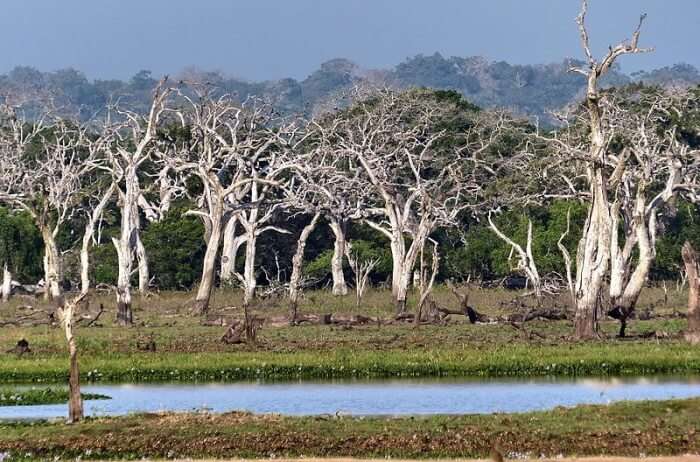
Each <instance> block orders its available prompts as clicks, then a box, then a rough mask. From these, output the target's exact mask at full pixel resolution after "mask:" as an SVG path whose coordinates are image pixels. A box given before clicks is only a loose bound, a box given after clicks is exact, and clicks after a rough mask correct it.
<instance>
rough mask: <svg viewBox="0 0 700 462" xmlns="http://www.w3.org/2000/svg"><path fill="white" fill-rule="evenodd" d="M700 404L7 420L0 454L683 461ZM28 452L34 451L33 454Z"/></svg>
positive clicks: (0, 426)
mask: <svg viewBox="0 0 700 462" xmlns="http://www.w3.org/2000/svg"><path fill="white" fill-rule="evenodd" d="M699 432H700V399H690V400H678V401H664V402H624V403H617V404H612V405H607V406H580V407H576V408H572V409H568V408H557V409H554V410H552V411H548V412H533V413H527V414H495V415H463V416H431V417H401V418H381V417H372V418H359V417H356V418H353V417H339V418H336V417H332V416H326V417H323V416H321V417H283V416H277V415H252V414H247V413H229V414H146V415H131V416H126V417H120V418H99V419H88V420H86V421H84V422H82V423H79V424H76V425H66V424H63V423H60V422H36V423H14V424H9V423H0V453H1V452H9V453H10V454H14V455H21V457H23V458H24V457H31V458H37V459H47V458H52V457H60V458H64V459H67V458H77V457H82V458H88V457H91V458H103V459H109V458H124V459H137V458H143V457H152V458H174V457H182V458H187V457H192V458H206V457H209V458H235V457H242V458H272V457H275V458H277V457H301V456H304V457H345V456H352V457H362V458H369V457H377V458H378V457H382V458H388V457H391V458H400V457H403V458H421V459H427V458H448V457H450V458H455V457H460V458H462V457H485V456H487V455H488V453H489V451H490V449H491V447H492V445H494V444H498V446H499V447H501V448H502V449H503V452H504V453H506V454H507V455H508V456H509V458H521V457H525V456H530V457H539V456H540V455H545V456H550V457H556V456H558V455H560V454H563V455H568V456H573V455H579V456H580V455H626V456H640V454H644V455H649V456H651V455H678V454H684V453H697V452H698V451H700V438H698V433H699ZM27 453H30V455H29V456H27Z"/></svg>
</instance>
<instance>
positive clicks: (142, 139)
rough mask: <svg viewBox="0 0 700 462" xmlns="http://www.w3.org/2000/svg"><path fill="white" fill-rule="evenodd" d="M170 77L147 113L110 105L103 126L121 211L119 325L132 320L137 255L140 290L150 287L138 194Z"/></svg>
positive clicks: (152, 148) (118, 239) (127, 323)
mask: <svg viewBox="0 0 700 462" xmlns="http://www.w3.org/2000/svg"><path fill="white" fill-rule="evenodd" d="M166 83H167V79H164V80H163V81H161V82H160V84H159V85H158V87H157V88H156V89H155V91H154V96H153V100H152V103H151V107H150V109H149V110H148V113H147V114H146V115H145V116H143V115H141V114H139V113H137V112H135V111H131V110H127V109H124V108H121V107H114V108H111V114H110V119H109V120H107V122H106V124H105V126H104V127H103V130H102V134H101V135H102V136H103V137H104V138H105V139H104V140H103V146H104V147H105V153H106V157H107V160H108V162H109V165H110V169H111V173H112V176H113V180H114V183H115V184H116V185H117V194H118V202H117V203H118V205H119V209H120V212H121V231H120V235H119V238H116V237H114V238H112V242H113V244H114V247H115V249H116V250H117V261H118V265H119V271H118V276H117V321H118V323H119V324H120V325H124V326H126V325H131V324H132V323H133V312H132V309H131V301H132V300H131V275H132V268H133V263H134V258H136V259H137V260H138V272H139V291H141V292H146V291H147V290H148V282H149V271H148V260H147V255H146V251H145V247H144V246H143V243H142V242H141V236H140V227H141V225H140V219H139V198H140V197H141V195H142V190H141V181H142V175H143V166H144V163H146V162H147V161H148V160H149V159H151V156H152V155H153V153H154V151H155V144H156V143H155V142H156V139H155V138H156V131H157V129H158V127H159V124H160V120H161V117H162V116H163V113H164V112H165V110H166V101H167V99H168V97H169V95H170V94H171V89H169V88H167V87H166Z"/></svg>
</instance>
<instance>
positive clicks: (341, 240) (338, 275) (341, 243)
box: [329, 218, 348, 295]
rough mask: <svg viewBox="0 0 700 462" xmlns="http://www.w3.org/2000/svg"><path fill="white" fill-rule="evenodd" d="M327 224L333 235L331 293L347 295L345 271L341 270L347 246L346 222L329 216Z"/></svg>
mask: <svg viewBox="0 0 700 462" xmlns="http://www.w3.org/2000/svg"><path fill="white" fill-rule="evenodd" d="M329 226H330V228H331V231H333V236H334V237H335V241H334V243H333V258H332V259H331V274H332V276H333V295H347V294H348V285H347V283H346V282H345V273H344V272H343V258H344V257H345V253H346V246H347V241H346V239H347V222H346V221H341V220H336V219H334V218H331V219H330V223H329Z"/></svg>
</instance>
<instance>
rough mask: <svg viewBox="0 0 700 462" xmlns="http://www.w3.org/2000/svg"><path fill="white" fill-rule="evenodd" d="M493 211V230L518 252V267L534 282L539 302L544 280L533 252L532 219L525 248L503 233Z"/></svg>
mask: <svg viewBox="0 0 700 462" xmlns="http://www.w3.org/2000/svg"><path fill="white" fill-rule="evenodd" d="M491 214H492V212H489V215H488V220H489V226H490V227H491V230H492V231H493V232H494V233H495V234H496V236H498V237H499V238H500V239H501V240H502V241H504V242H505V243H506V244H508V245H509V246H510V247H511V249H513V250H514V251H515V252H517V254H518V266H517V268H518V269H519V270H520V271H522V272H524V273H525V276H527V278H528V280H529V281H530V283H531V284H532V288H533V289H534V291H535V297H536V298H537V301H538V303H539V302H540V300H541V299H542V280H541V279H540V273H539V271H538V270H537V264H536V262H535V257H534V255H533V254H532V220H529V219H528V220H527V243H526V245H525V250H523V248H522V247H521V246H520V244H518V243H516V242H515V241H513V240H512V239H511V238H509V237H508V236H506V235H505V234H503V232H502V231H501V230H500V229H498V227H497V226H496V223H494V221H493V220H492V219H491Z"/></svg>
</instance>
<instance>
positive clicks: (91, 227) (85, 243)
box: [80, 183, 115, 293]
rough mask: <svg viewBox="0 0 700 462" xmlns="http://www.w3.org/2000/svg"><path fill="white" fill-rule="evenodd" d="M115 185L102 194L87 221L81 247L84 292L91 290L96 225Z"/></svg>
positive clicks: (81, 276) (81, 272)
mask: <svg viewBox="0 0 700 462" xmlns="http://www.w3.org/2000/svg"><path fill="white" fill-rule="evenodd" d="M114 189H115V185H114V183H112V184H110V186H109V188H108V189H107V191H105V193H104V194H103V195H102V198H101V199H100V201H99V202H98V203H97V205H96V206H95V207H94V208H93V209H92V211H91V213H90V214H89V216H88V219H87V222H86V223H85V231H84V232H83V240H82V245H81V247H80V288H81V291H82V292H86V293H87V292H88V291H89V290H90V246H91V244H92V242H93V240H94V237H95V226H96V225H97V223H98V221H100V219H101V217H102V213H103V212H104V209H105V207H107V204H108V203H109V201H110V199H111V198H112V195H113V194H114Z"/></svg>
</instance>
